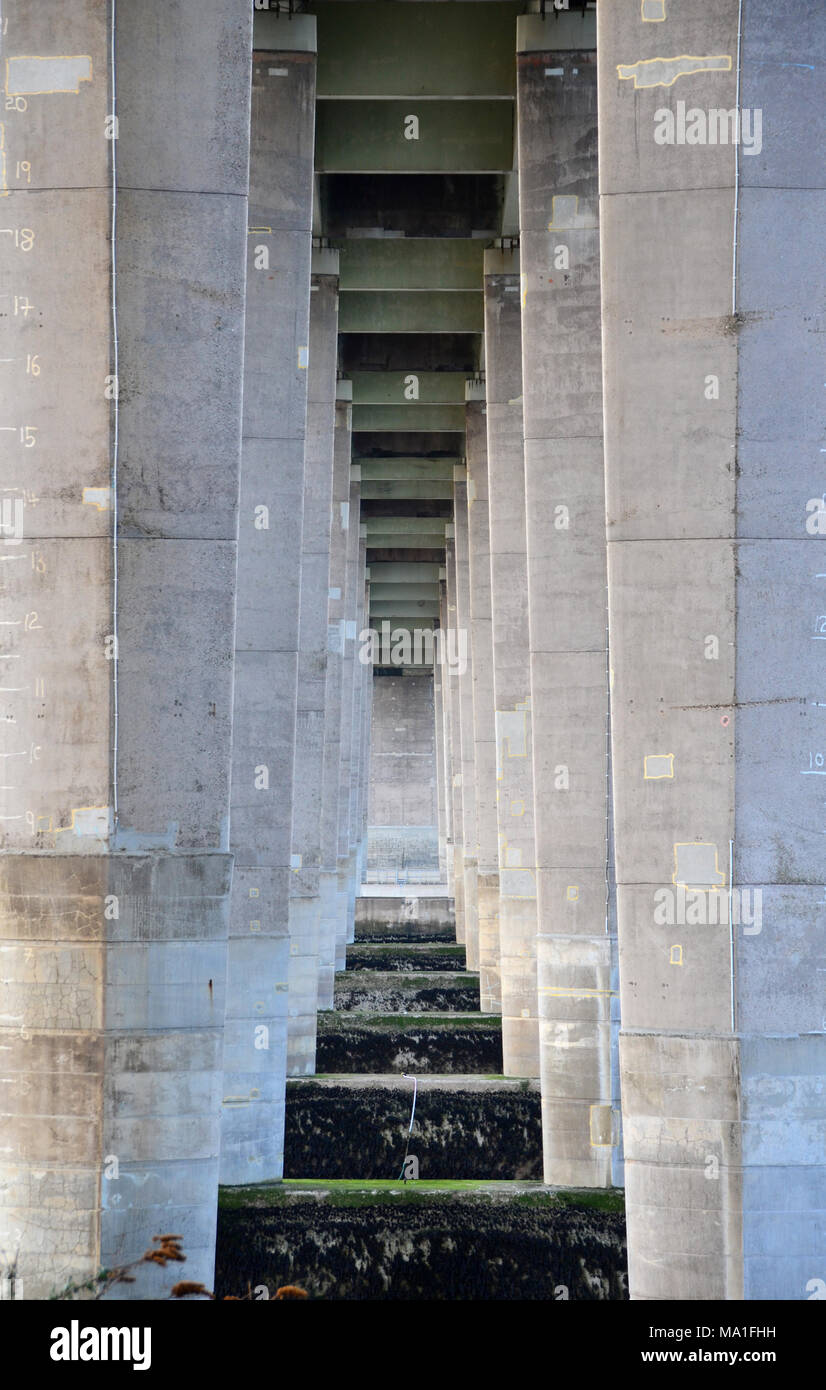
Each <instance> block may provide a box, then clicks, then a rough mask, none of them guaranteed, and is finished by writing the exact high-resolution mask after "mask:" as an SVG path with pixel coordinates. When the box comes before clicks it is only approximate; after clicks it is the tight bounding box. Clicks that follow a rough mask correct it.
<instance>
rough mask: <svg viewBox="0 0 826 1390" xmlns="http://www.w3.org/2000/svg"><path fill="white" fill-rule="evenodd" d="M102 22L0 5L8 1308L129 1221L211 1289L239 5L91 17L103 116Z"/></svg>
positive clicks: (79, 12) (1, 1177)
mask: <svg viewBox="0 0 826 1390" xmlns="http://www.w3.org/2000/svg"><path fill="white" fill-rule="evenodd" d="M108 18H109V7H108V6H100V5H98V4H96V3H92V2H91V0H67V3H66V4H64V5H61V6H60V8H59V10H56V11H46V10H41V9H39V8H38V7H37V6H34V7H32V6H30V5H27V4H23V3H20V2H19V0H11V3H9V4H8V5H7V6H6V10H5V11H4V19H5V21H6V24H7V25H8V39H6V38H5V37H4V49H5V55H4V56H5V65H6V84H7V91H8V93H9V94H10V95H9V98H7V103H6V104H7V108H8V109H7V113H4V117H3V120H4V136H3V141H4V167H5V168H6V170H7V175H6V188H7V192H6V196H5V199H4V202H3V208H4V213H3V218H2V222H3V227H4V229H5V230H4V232H3V234H1V235H0V278H2V282H3V285H4V286H5V290H4V296H5V297H4V300H3V302H4V304H6V305H9V304H10V303H11V298H10V296H11V294H12V293H13V294H16V295H17V296H18V301H17V307H18V313H17V314H14V315H13V314H11V312H9V314H8V315H7V317H6V318H5V320H4V324H5V326H4V335H5V336H4V353H3V355H4V357H5V358H7V359H9V360H7V361H6V362H5V364H4V365H3V368H2V370H3V376H2V378H1V379H0V390H2V392H3V394H4V398H5V399H4V407H5V408H4V422H5V423H6V424H11V423H14V422H17V421H22V422H23V424H22V425H20V426H18V425H17V424H16V423H15V428H14V430H11V429H9V430H7V431H6V432H4V433H3V434H2V439H3V441H4V443H3V445H2V448H3V464H2V471H3V499H2V502H3V532H4V539H3V541H2V544H0V561H2V563H1V564H0V569H2V572H3V573H2V576H0V610H2V611H0V621H2V624H3V627H2V632H3V634H4V637H3V652H4V656H5V659H4V661H3V662H2V666H3V677H4V679H3V681H2V689H0V701H2V721H3V722H2V730H3V732H2V737H0V752H2V755H3V757H2V772H3V776H2V787H0V816H1V817H2V819H0V850H2V853H1V854H0V922H1V923H2V928H0V930H1V931H2V937H3V947H2V951H3V970H2V976H3V984H2V989H1V990H0V999H2V1003H0V1047H2V1056H3V1074H4V1079H5V1081H6V1085H5V1086H4V1097H3V1110H4V1112H5V1113H4V1119H3V1126H2V1130H3V1140H2V1154H0V1157H2V1164H1V1165H0V1249H2V1250H3V1252H4V1255H5V1256H6V1257H12V1258H13V1257H14V1256H15V1255H16V1256H17V1274H18V1277H19V1280H20V1281H21V1284H22V1290H23V1293H24V1296H25V1297H26V1298H35V1299H43V1298H47V1297H48V1296H49V1294H50V1293H51V1292H52V1291H54V1290H57V1289H59V1288H60V1287H61V1286H62V1285H63V1284H64V1282H65V1281H67V1280H70V1279H75V1280H77V1279H86V1278H89V1277H90V1276H93V1275H94V1274H95V1273H96V1272H97V1271H98V1270H99V1268H100V1267H101V1266H103V1265H105V1266H109V1267H112V1266H115V1265H119V1264H121V1263H124V1262H127V1261H130V1260H132V1259H134V1258H136V1257H138V1256H140V1255H141V1254H142V1252H143V1251H144V1250H145V1249H146V1248H147V1247H148V1246H149V1245H151V1241H152V1236H153V1235H154V1234H155V1233H157V1232H158V1231H161V1230H163V1231H168V1230H173V1231H175V1232H180V1233H181V1235H182V1238H183V1244H184V1247H185V1250H186V1254H187V1257H188V1261H187V1271H188V1272H191V1276H192V1278H193V1279H196V1280H203V1281H204V1282H206V1283H211V1281H212V1278H213V1270H214V1247H215V1217H216V1195H217V1181H218V1148H219V1134H220V1114H221V1054H222V1032H223V1023H224V982H225V975H226V940H227V933H228V922H229V885H230V877H231V864H232V860H231V856H230V854H229V843H228V836H227V823H228V813H229V774H230V766H229V761H230V760H229V750H230V736H231V719H232V651H233V641H234V638H233V630H234V602H235V565H236V535H237V488H238V471H239V462H240V444H241V360H242V346H243V295H244V274H245V271H244V254H245V241H246V212H247V197H246V195H247V167H248V129H249V82H250V53H251V32H250V17H249V9H248V7H247V5H246V4H244V3H242V0H235V2H234V3H233V2H232V0H231V3H230V4H224V3H218V0H207V2H206V3H205V4H204V5H203V6H202V7H200V8H199V9H198V10H197V11H194V10H192V11H188V12H187V11H182V10H180V9H175V10H174V11H170V9H169V7H168V6H167V5H165V4H162V3H153V2H152V0H149V3H147V4H146V5H143V6H140V7H132V8H131V9H130V8H128V7H127V8H125V9H123V10H119V11H118V20H117V31H116V34H115V36H114V46H115V54H116V66H117V95H116V98H115V97H114V96H113V92H112V88H111V84H110V52H111V42H112V36H111V34H110V32H109V30H108ZM4 29H5V25H4ZM18 54H20V55H27V56H26V57H19V58H18V57H17V56H16V55H18ZM32 55H35V56H32ZM38 55H42V56H38ZM50 55H70V56H56V57H52V56H50ZM115 100H116V114H117V117H118V120H119V132H118V133H119V139H117V141H112V140H109V139H106V138H104V133H105V131H106V129H107V119H108V117H109V115H110V114H111V112H112V106H113V101H115ZM181 110H184V111H186V113H187V119H186V121H185V122H179V121H177V120H176V113H177V112H179V111H181ZM218 142H220V144H221V147H222V149H223V151H224V157H223V158H222V159H221V160H216V159H215V157H214V153H213V151H214V148H215V147H216V144H217V143H218ZM113 156H114V160H115V163H114V164H113ZM9 160H12V161H13V162H12V164H11V165H9V163H8V161H9ZM9 171H11V172H9ZM113 186H114V187H115V188H116V191H117V197H116V208H115V236H114V247H113V243H112V239H111V231H112V221H113ZM113 249H114V252H115V253H116V256H117V267H118V276H117V294H116V301H115V302H116V309H117V313H116V315H113V291H112V277H111V270H112V253H113ZM172 302H174V309H175V312H174V314H173V313H172V312H171V304H172ZM26 306H30V307H28V308H27V307H26ZM113 319H116V323H117V335H116V338H115V339H114V341H113V334H112V326H113ZM216 324H218V325H220V328H221V332H217V331H216ZM43 330H45V331H43ZM115 422H116V423H117V434H116V438H117V450H116V451H115V450H114V447H113V443H112V440H113V429H114V424H115ZM177 1277H178V1274H177V1268H176V1270H175V1272H174V1273H173V1271H172V1269H169V1270H163V1271H162V1270H160V1269H158V1268H157V1267H154V1268H153V1267H151V1266H143V1269H142V1271H141V1273H140V1277H139V1279H138V1280H137V1282H136V1283H134V1284H131V1285H121V1286H118V1288H117V1290H116V1293H117V1296H118V1297H136V1298H143V1297H145V1298H156V1297H159V1296H163V1294H162V1293H161V1291H162V1290H166V1289H168V1288H169V1287H170V1286H171V1283H172V1282H173V1281H174V1279H176V1278H177Z"/></svg>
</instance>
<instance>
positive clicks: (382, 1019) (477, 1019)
mask: <svg viewBox="0 0 826 1390" xmlns="http://www.w3.org/2000/svg"><path fill="white" fill-rule="evenodd" d="M363 1028H364V1029H382V1028H385V1029H388V1030H391V1029H392V1030H393V1032H399V1033H410V1032H413V1031H415V1032H420V1031H421V1030H422V1029H426V1030H430V1029H432V1028H439V1029H445V1028H447V1029H455V1030H456V1031H460V1030H462V1031H463V1030H465V1029H467V1028H474V1029H486V1030H488V1031H489V1032H492V1033H494V1032H495V1033H501V1031H502V1020H501V1018H500V1017H499V1015H498V1014H478V1013H475V1014H458V1013H457V1014H451V1013H446V1014H440V1013H432V1014H356V1013H349V1012H346V1011H343V1010H340V1011H337V1012H332V1013H323V1014H319V1016H318V1031H319V1032H320V1033H339V1032H350V1031H352V1030H354V1029H363Z"/></svg>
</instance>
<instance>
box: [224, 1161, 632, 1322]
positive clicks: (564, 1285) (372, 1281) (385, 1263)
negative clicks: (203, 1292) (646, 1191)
mask: <svg viewBox="0 0 826 1390" xmlns="http://www.w3.org/2000/svg"><path fill="white" fill-rule="evenodd" d="M626 1268H627V1257H626V1250H625V1218H624V1215H623V1201H622V1193H621V1192H617V1191H615V1190H612V1189H609V1190H607V1191H599V1192H574V1191H568V1192H564V1193H562V1192H559V1191H557V1190H555V1189H553V1188H548V1187H543V1186H542V1184H541V1183H528V1182H513V1183H500V1182H491V1183H488V1182H485V1183H481V1182H443V1183H430V1182H426V1181H420V1182H409V1183H406V1184H402V1183H399V1182H397V1181H390V1182H376V1181H373V1182H369V1181H368V1182H363V1181H355V1182H354V1181H348V1182H332V1181H313V1182H290V1181H287V1182H283V1183H277V1184H271V1185H268V1184H263V1183H262V1184H260V1185H258V1186H255V1187H248V1188H222V1189H221V1191H220V1193H219V1204H218V1250H217V1262H216V1275H215V1287H216V1291H217V1293H218V1296H219V1298H222V1297H224V1296H225V1295H226V1294H235V1295H236V1296H238V1295H239V1294H241V1293H244V1292H245V1291H246V1288H247V1284H248V1283H251V1284H252V1286H253V1287H256V1286H257V1285H262V1284H264V1285H266V1286H267V1287H268V1288H269V1290H270V1293H271V1294H273V1293H274V1292H275V1290H276V1289H277V1288H278V1287H279V1286H280V1285H282V1284H297V1285H299V1287H301V1288H303V1289H305V1290H306V1292H307V1293H308V1294H309V1295H310V1297H311V1298H316V1299H330V1300H332V1299H335V1300H339V1299H342V1300H364V1301H377V1300H392V1301H398V1300H406V1301H411V1300H428V1301H432V1300H434V1299H439V1300H442V1301H445V1302H455V1301H457V1300H496V1301H502V1300H518V1301H526V1300H539V1299H541V1300H543V1301H546V1302H554V1301H556V1302H559V1301H562V1300H569V1301H574V1300H576V1301H578V1302H582V1301H586V1302H594V1301H603V1300H611V1301H614V1300H625V1299H627V1297H628V1291H627V1275H626Z"/></svg>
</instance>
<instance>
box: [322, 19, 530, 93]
mask: <svg viewBox="0 0 826 1390" xmlns="http://www.w3.org/2000/svg"><path fill="white" fill-rule="evenodd" d="M524 8H525V6H524V4H523V3H522V0H504V2H502V0H495V3H494V2H493V0H487V3H485V4H457V3H446V4H439V5H433V4H427V3H410V4H404V5H393V4H378V5H377V4H370V3H359V2H358V0H353V3H349V4H346V5H343V4H341V3H340V0H326V3H325V0H317V3H313V4H311V5H310V10H311V11H312V13H313V14H315V15H316V16H317V23H318V78H317V81H318V93H319V96H322V97H326V96H347V97H358V96H361V97H366V96H375V97H379V96H455V97H463V96H480V97H482V96H489V97H494V96H505V97H507V96H513V95H514V92H515V86H516V71H515V63H514V52H515V49H516V17H517V15H519V14H521V13H522V11H523V10H524Z"/></svg>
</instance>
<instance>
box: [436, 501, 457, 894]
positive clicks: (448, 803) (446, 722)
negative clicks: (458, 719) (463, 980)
mask: <svg viewBox="0 0 826 1390" xmlns="http://www.w3.org/2000/svg"><path fill="white" fill-rule="evenodd" d="M449 529H450V528H449V526H448V527H446V528H445V530H446V532H447V531H449ZM445 558H447V555H445ZM439 575H440V579H439V631H440V633H441V640H442V642H444V643H446V642H447V638H448V625H447V567H446V566H445V567H443V568H440V570H439ZM441 708H442V767H443V777H444V799H445V879H446V882H447V885H448V888H449V889H450V890H451V891H452V890H453V866H454V863H455V859H456V856H455V853H454V849H453V766H452V763H451V756H450V701H449V687H448V670H447V664H446V663H445V664H444V665H443V666H442V669H441Z"/></svg>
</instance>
